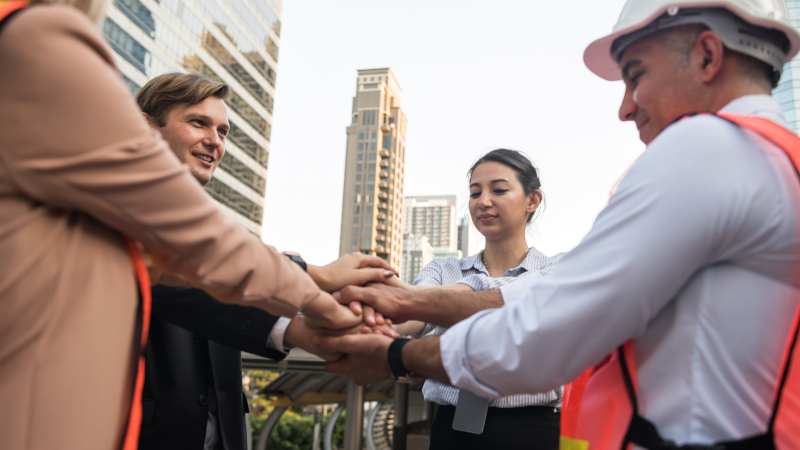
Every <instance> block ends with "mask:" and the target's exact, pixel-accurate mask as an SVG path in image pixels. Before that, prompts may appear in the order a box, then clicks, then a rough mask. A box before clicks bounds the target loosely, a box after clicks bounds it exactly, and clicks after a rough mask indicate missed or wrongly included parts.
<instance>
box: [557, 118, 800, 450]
mask: <svg viewBox="0 0 800 450" xmlns="http://www.w3.org/2000/svg"><path fill="white" fill-rule="evenodd" d="M717 116H719V117H721V118H723V119H726V120H728V121H730V122H733V123H734V124H736V125H738V126H740V127H742V128H745V129H749V130H752V131H754V132H756V133H758V134H760V135H762V136H763V137H765V138H767V139H768V140H770V141H772V142H773V143H774V144H775V145H777V146H778V147H780V148H782V149H783V151H785V152H786V154H788V155H789V157H790V159H791V160H792V163H793V164H794V166H795V168H796V169H797V170H798V171H800V137H798V136H797V135H796V134H794V133H792V132H791V131H789V130H787V129H786V128H784V127H782V126H780V125H778V124H776V123H775V122H772V121H770V120H768V119H765V118H763V117H759V116H750V115H742V114H730V113H718V114H717ZM798 329H800V305H798V308H797V311H796V312H795V317H794V322H793V324H792V328H791V331H790V333H789V335H788V337H787V339H786V345H785V348H784V352H783V358H782V361H781V366H780V370H779V371H778V379H777V381H776V383H775V394H774V396H773V397H774V398H773V407H772V414H771V416H770V420H769V424H768V427H767V430H766V431H765V432H764V433H762V434H759V435H756V436H751V437H748V438H745V439H742V440H738V441H727V442H719V443H716V444H713V445H690V444H689V445H685V446H677V445H676V444H675V443H673V442H670V441H666V440H664V439H663V438H662V437H661V436H660V435H659V434H658V430H657V429H656V427H655V425H654V424H653V423H652V422H650V421H648V420H647V419H645V418H643V417H642V416H640V415H639V408H638V403H637V389H638V387H637V386H638V385H637V381H636V363H635V360H634V348H633V341H632V340H629V341H627V342H625V343H624V344H623V345H622V346H621V347H619V348H618V349H617V350H616V351H614V352H613V353H612V354H610V355H608V356H606V358H605V359H603V361H602V362H601V363H600V364H598V365H597V366H595V367H592V368H590V369H588V370H587V371H586V372H584V373H583V374H581V376H579V377H578V378H577V379H576V380H575V381H573V382H572V383H570V384H569V385H567V386H566V387H565V390H564V408H563V410H562V413H561V445H560V448H561V450H618V449H619V450H630V449H631V448H632V447H633V445H634V444H635V445H638V446H640V447H643V448H646V449H648V450H668V449H673V450H676V449H681V448H686V449H694V450H701V449H708V450H712V449H713V450H749V449H753V450H756V449H758V450H769V449H778V450H800V351H799V350H798V347H800V345H797V338H798Z"/></svg>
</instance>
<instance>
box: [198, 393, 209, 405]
mask: <svg viewBox="0 0 800 450" xmlns="http://www.w3.org/2000/svg"><path fill="white" fill-rule="evenodd" d="M197 403H200V404H201V405H203V406H206V405H208V397H206V396H205V395H201V396H200V397H199V398H198V399H197Z"/></svg>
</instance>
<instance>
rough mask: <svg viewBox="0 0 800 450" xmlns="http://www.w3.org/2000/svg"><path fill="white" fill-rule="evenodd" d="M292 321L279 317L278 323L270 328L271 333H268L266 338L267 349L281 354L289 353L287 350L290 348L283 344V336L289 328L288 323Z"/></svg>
mask: <svg viewBox="0 0 800 450" xmlns="http://www.w3.org/2000/svg"><path fill="white" fill-rule="evenodd" d="M291 321H292V319H290V318H288V317H279V318H278V321H277V322H275V325H274V326H273V327H272V331H270V332H269V338H267V348H271V349H274V350H277V351H279V352H281V353H289V350H291V349H292V347H291V346H287V345H286V344H285V343H284V342H283V335H284V334H286V328H288V327H289V322H291Z"/></svg>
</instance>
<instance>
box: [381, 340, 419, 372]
mask: <svg viewBox="0 0 800 450" xmlns="http://www.w3.org/2000/svg"><path fill="white" fill-rule="evenodd" d="M409 342H411V339H409V338H406V337H399V338H397V339H395V340H394V341H392V343H391V344H390V345H389V352H388V356H389V367H390V368H391V369H392V376H393V377H394V379H395V380H397V381H402V382H419V381H422V378H421V377H418V376H416V375H414V374H412V373H410V372H409V371H408V369H406V366H405V365H404V364H403V347H404V346H405V345H406V344H408V343H409Z"/></svg>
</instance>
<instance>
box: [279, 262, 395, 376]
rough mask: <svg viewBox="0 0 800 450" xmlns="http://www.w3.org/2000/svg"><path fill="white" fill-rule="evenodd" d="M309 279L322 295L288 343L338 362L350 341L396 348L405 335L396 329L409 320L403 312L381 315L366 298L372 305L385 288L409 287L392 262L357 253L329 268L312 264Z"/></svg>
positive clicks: (297, 320)
mask: <svg viewBox="0 0 800 450" xmlns="http://www.w3.org/2000/svg"><path fill="white" fill-rule="evenodd" d="M308 274H309V275H310V276H311V278H312V279H313V280H314V281H315V282H316V283H317V286H319V288H320V290H321V292H320V294H319V296H318V297H317V298H315V299H314V300H312V301H311V302H310V303H308V304H307V305H306V306H305V307H304V308H303V311H302V313H300V314H298V315H297V316H296V317H294V318H292V320H291V322H290V323H289V325H288V327H287V329H286V333H285V335H284V342H285V343H286V344H288V345H291V346H296V347H300V348H302V349H303V350H306V351H308V352H310V353H313V354H315V355H317V356H319V357H321V358H323V359H324V360H325V361H327V362H328V363H333V362H335V361H339V360H341V359H342V358H344V357H345V356H346V352H345V351H343V350H344V348H339V347H338V345H339V343H340V342H341V343H342V344H344V343H346V342H348V337H355V336H361V337H364V338H366V339H368V340H369V341H376V342H382V341H388V342H389V343H391V341H392V340H393V339H394V338H396V337H399V336H400V333H398V331H396V330H395V329H394V328H393V327H392V324H393V322H396V323H400V322H403V321H405V320H407V319H404V318H403V316H402V315H401V314H398V313H397V311H396V309H397V308H391V307H387V308H385V309H381V310H378V311H376V308H375V306H373V305H374V304H375V303H380V302H374V301H366V300H367V299H366V296H365V295H364V294H366V293H369V299H370V300H372V299H375V298H377V297H378V295H379V293H378V286H379V285H384V286H387V287H390V286H394V287H403V286H406V285H405V284H404V283H403V282H401V281H400V280H399V279H398V278H397V277H396V272H395V270H394V269H393V268H392V267H391V266H390V265H389V264H388V263H387V262H386V261H384V260H383V259H381V258H378V257H376V256H367V255H363V254H361V253H351V254H349V255H344V256H342V257H340V258H339V259H337V260H336V261H334V262H332V263H331V264H328V265H327V266H322V267H316V266H311V265H309V266H308ZM376 306H378V307H380V306H383V304H381V305H376ZM386 306H388V305H386ZM333 339H343V340H342V341H338V340H333ZM329 369H330V368H329ZM387 376H390V374H389V375H387Z"/></svg>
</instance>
